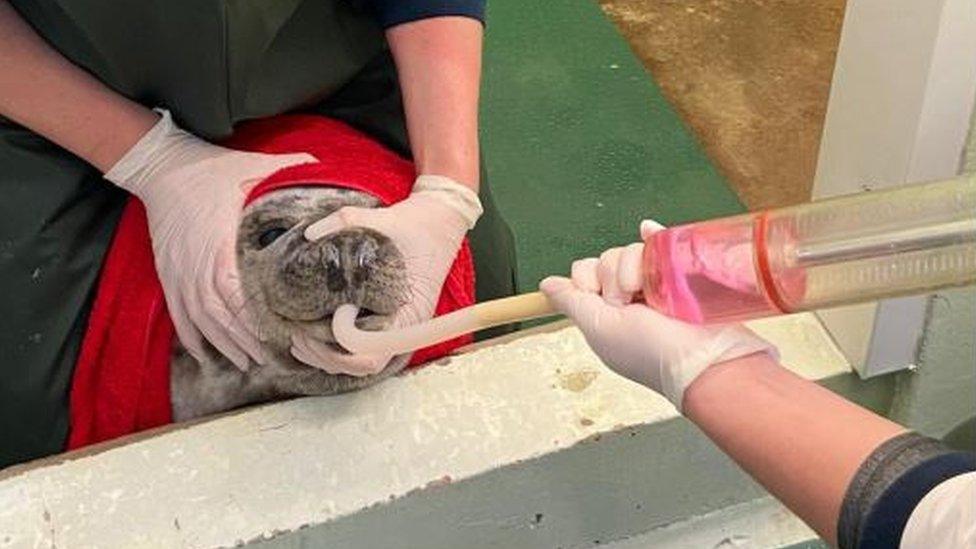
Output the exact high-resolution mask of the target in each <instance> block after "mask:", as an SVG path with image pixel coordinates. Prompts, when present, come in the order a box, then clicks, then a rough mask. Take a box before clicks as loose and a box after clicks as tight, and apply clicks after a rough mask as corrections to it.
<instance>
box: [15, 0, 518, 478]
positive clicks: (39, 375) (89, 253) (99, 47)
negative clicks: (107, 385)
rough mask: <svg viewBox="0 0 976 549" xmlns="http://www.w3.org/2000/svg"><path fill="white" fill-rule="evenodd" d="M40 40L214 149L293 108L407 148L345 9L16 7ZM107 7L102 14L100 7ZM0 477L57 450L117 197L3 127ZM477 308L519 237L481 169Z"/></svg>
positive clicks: (396, 109)
mask: <svg viewBox="0 0 976 549" xmlns="http://www.w3.org/2000/svg"><path fill="white" fill-rule="evenodd" d="M12 4H13V6H14V8H15V9H16V10H17V11H18V12H19V13H20V14H21V16H22V17H23V18H24V19H25V20H26V21H27V22H28V23H30V24H31V25H32V26H33V27H34V29H35V30H36V31H37V32H38V33H39V34H40V35H41V36H43V37H44V39H46V40H47V41H48V43H50V44H51V45H53V46H54V47H55V48H56V49H58V50H59V51H60V52H61V53H62V54H63V55H65V56H66V57H67V58H69V59H70V60H71V61H73V62H74V63H75V64H77V65H79V66H81V67H83V68H85V69H87V70H88V71H90V72H91V73H92V74H94V75H95V76H96V77H97V78H98V79H99V80H101V81H102V82H104V83H105V84H107V85H108V86H110V87H112V88H113V89H115V90H117V91H118V92H120V93H121V94H123V95H125V96H127V97H130V98H132V99H135V100H137V101H139V102H140V103H142V104H144V105H146V106H160V107H165V108H168V109H170V110H171V111H172V113H173V116H174V117H175V118H176V120H177V121H178V123H179V124H180V125H181V126H182V127H183V128H185V129H187V130H189V131H191V132H193V133H195V134H197V135H198V136H201V137H204V138H207V139H212V140H213V139H220V138H223V137H226V136H228V135H230V134H231V133H232V131H233V126H234V124H235V123H237V122H239V121H241V120H245V119H249V118H256V117H263V116H269V115H273V114H278V113H282V112H286V111H295V110H299V111H305V112H315V113H320V114H323V115H326V116H331V117H334V118H337V119H340V120H344V121H346V122H348V123H350V124H351V125H353V126H355V127H358V128H359V129H361V130H363V131H365V132H367V133H369V134H371V135H373V136H374V137H376V138H377V139H379V140H380V141H382V142H384V143H385V144H387V145H388V146H390V147H391V148H393V149H395V150H397V151H398V152H400V153H402V154H404V155H407V154H409V148H408V143H407V137H406V129H405V125H404V117H403V108H402V105H401V102H400V95H399V87H398V85H397V81H396V73H395V69H394V66H393V63H392V60H391V58H390V56H389V53H388V52H387V50H386V44H385V41H384V38H383V31H382V29H381V28H380V27H379V26H378V25H377V24H376V23H375V21H374V20H373V18H372V17H371V16H370V15H369V14H367V13H363V12H360V11H357V9H356V8H355V7H353V6H351V5H350V4H349V3H347V2H343V1H341V0H260V1H252V2H234V1H229V0H167V1H144V2H126V1H116V2H110V3H107V2H105V0H13V1H12ZM106 4H111V7H110V8H106ZM0 189H2V195H3V199H2V200H0V468H2V467H4V466H7V465H10V464H13V463H18V462H22V461H26V460H29V459H33V458H37V457H41V456H45V455H49V454H52V453H56V452H59V451H61V450H62V448H63V445H64V441H65V439H66V436H67V432H68V427H69V425H68V414H67V411H68V409H67V405H68V388H69V385H70V381H71V374H72V370H73V368H74V363H75V359H76V358H77V354H78V350H79V346H80V344H81V339H82V335H83V333H84V329H85V326H86V322H87V316H88V312H89V309H90V306H91V301H92V298H93V295H92V294H93V288H94V286H95V282H96V280H97V277H98V272H99V269H100V266H101V262H102V258H103V256H104V254H105V252H106V249H107V246H108V244H109V241H110V239H111V236H112V232H113V230H114V228H115V225H116V223H117V221H118V217H119V214H120V213H121V208H122V205H123V204H124V202H125V200H126V195H125V193H124V192H123V191H121V190H119V189H117V188H115V187H114V186H112V185H111V184H109V183H107V182H105V181H104V180H103V179H102V178H101V177H100V175H99V173H98V172H97V171H96V170H95V169H93V168H92V167H91V166H89V165H88V164H86V163H85V162H84V161H82V160H80V159H78V158H77V157H75V156H73V155H72V154H70V153H68V152H66V151H64V150H62V149H61V148H59V147H57V146H55V145H53V144H51V143H50V142H48V141H47V140H45V139H44V138H42V137H39V136H37V135H35V134H34V133H32V132H30V131H29V130H26V129H24V128H22V127H19V126H17V125H16V124H14V123H12V122H9V121H6V120H3V119H2V118H0ZM481 189H482V200H483V202H484V206H485V214H484V216H483V217H482V218H481V220H480V221H479V223H478V225H477V227H475V229H474V231H473V232H472V235H471V237H472V248H473V251H474V256H475V265H476V271H477V280H478V288H477V290H478V298H479V300H483V299H490V298H493V297H501V296H505V295H511V294H512V293H514V291H515V283H514V280H515V276H514V269H515V261H514V245H513V242H512V235H511V232H510V231H509V229H508V227H507V226H506V225H505V223H504V221H503V220H502V219H501V217H500V216H499V214H498V212H497V210H496V208H495V205H494V203H493V201H492V200H491V196H490V195H489V194H488V192H487V191H488V185H487V180H486V178H485V174H484V170H482V183H481Z"/></svg>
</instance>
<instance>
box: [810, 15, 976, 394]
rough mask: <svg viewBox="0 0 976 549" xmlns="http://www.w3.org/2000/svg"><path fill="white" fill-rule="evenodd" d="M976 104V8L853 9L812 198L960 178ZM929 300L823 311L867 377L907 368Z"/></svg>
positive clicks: (844, 31) (843, 34)
mask: <svg viewBox="0 0 976 549" xmlns="http://www.w3.org/2000/svg"><path fill="white" fill-rule="evenodd" d="M974 98H976V2H974V1H973V0H922V1H920V0H857V1H856V2H848V4H847V12H846V14H845V17H844V26H843V29H842V32H841V40H840V47H839V48H838V53H837V63H836V66H835V68H834V79H833V83H832V86H831V91H830V99H829V103H828V107H827V118H826V121H825V124H824V133H823V138H822V140H821V145H820V157H819V160H818V163H817V174H816V178H815V180H814V187H813V198H814V199H816V198H824V197H828V196H834V195H839V194H849V193H854V192H859V191H866V190H871V189H876V188H882V187H886V186H896V185H900V184H903V183H908V182H918V181H926V180H932V179H940V178H946V177H951V176H953V175H955V174H957V173H959V169H960V162H961V158H962V151H963V148H964V146H965V141H966V135H967V131H968V128H969V118H970V114H971V113H972V109H973V102H974ZM926 303H927V300H926V298H918V297H916V298H905V299H893V300H887V301H883V302H880V303H878V304H868V305H860V306H855V307H844V308H839V309H834V310H829V311H822V312H821V313H820V318H821V320H822V321H823V323H824V325H825V326H826V327H827V329H828V331H830V333H831V335H832V336H833V337H834V339H835V341H836V342H837V344H838V346H840V347H841V349H842V350H843V352H844V353H845V355H846V356H847V358H848V360H849V361H850V362H851V364H852V365H854V366H855V367H856V368H857V369H858V372H859V373H860V374H861V375H862V376H863V377H870V376H873V375H878V374H881V373H885V372H890V371H893V370H898V369H902V368H906V367H909V366H911V365H912V364H913V362H914V360H915V356H916V353H917V346H918V340H919V337H920V336H921V334H922V329H923V327H924V323H925V311H926Z"/></svg>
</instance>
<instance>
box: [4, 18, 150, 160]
mask: <svg viewBox="0 0 976 549" xmlns="http://www.w3.org/2000/svg"><path fill="white" fill-rule="evenodd" d="M0 115H3V116H4V117H6V118H9V119H11V120H14V121H15V122H17V123H19V124H21V125H23V126H25V127H27V128H30V129H31V130H33V131H35V132H37V133H38V134H40V135H42V136H44V137H46V138H48V139H49V140H51V141H53V142H54V143H57V144H58V145H60V146H62V147H64V148H65V149H67V150H69V151H71V152H72V153H74V154H76V155H78V156H79V157H81V158H83V159H85V160H86V161H88V162H89V163H91V164H92V165H94V166H95V167H97V168H98V169H99V170H101V171H102V172H105V171H107V170H108V169H109V168H110V167H111V166H112V165H114V164H115V162H116V161H117V160H118V159H119V158H121V157H122V155H123V154H125V152H126V151H127V150H129V148H131V147H132V145H133V144H135V143H136V141H138V140H139V138H140V137H141V136H142V135H143V134H145V133H146V132H147V131H148V130H149V128H151V127H152V125H153V124H154V123H155V122H156V120H157V116H156V115H155V114H154V113H153V112H152V111H151V110H149V109H147V108H145V107H143V106H141V105H139V104H137V103H135V102H133V101H130V100H128V99H126V98H124V97H122V96H121V95H119V94H117V93H115V92H113V91H112V90H110V89H109V88H108V87H106V86H105V85H103V84H102V83H100V82H99V81H97V80H96V79H95V78H93V77H92V76H91V75H90V74H88V73H87V72H85V71H83V70H81V69H79V68H78V67H76V66H74V65H73V64H71V63H70V62H69V61H68V60H67V59H65V58H64V57H63V56H61V55H60V54H59V53H58V52H57V51H55V50H54V49H53V48H51V47H50V46H49V45H48V44H46V43H45V42H44V41H43V40H42V39H41V38H40V37H39V36H38V35H37V34H36V33H35V32H34V31H33V29H31V28H30V27H29V26H28V25H27V24H26V23H25V22H24V21H23V20H22V19H21V17H20V16H19V15H18V14H17V12H16V11H14V9H13V8H12V7H11V6H10V5H9V4H8V3H7V2H5V1H4V0H0Z"/></svg>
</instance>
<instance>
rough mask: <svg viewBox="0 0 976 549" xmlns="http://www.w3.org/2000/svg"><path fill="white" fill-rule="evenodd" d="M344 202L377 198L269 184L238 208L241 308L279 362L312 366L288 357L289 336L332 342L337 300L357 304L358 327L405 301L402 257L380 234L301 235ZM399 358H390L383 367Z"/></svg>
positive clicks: (366, 203) (379, 322)
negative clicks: (270, 188) (310, 335)
mask: <svg viewBox="0 0 976 549" xmlns="http://www.w3.org/2000/svg"><path fill="white" fill-rule="evenodd" d="M343 206H357V207H364V208H375V207H378V206H380V203H379V201H378V200H377V199H376V198H374V197H373V196H371V195H368V194H366V193H363V192H359V191H355V190H351V189H343V188H335V187H328V186H322V185H311V186H296V187H288V188H284V189H278V190H275V191H273V192H270V193H268V194H265V195H262V196H260V197H258V198H257V199H255V200H254V201H253V202H251V203H249V204H248V205H247V207H246V208H245V209H244V212H243V218H242V221H241V225H240V228H239V231H238V238H237V262H238V270H239V272H240V277H241V285H242V287H243V290H244V294H245V302H246V305H245V306H246V307H247V308H248V313H249V314H250V316H251V318H252V319H253V321H254V323H255V325H256V328H257V330H258V337H259V338H260V339H261V341H262V342H263V343H264V345H265V347H266V349H267V350H268V351H269V352H270V354H271V357H272V360H273V361H274V362H275V363H276V365H278V366H284V367H286V368H290V369H294V368H311V367H310V366H306V365H304V364H302V363H300V362H298V361H297V360H295V359H294V358H293V357H292V356H291V354H290V352H289V349H290V347H291V336H292V334H294V333H296V331H298V330H305V331H309V332H312V333H315V334H316V336H317V337H318V338H319V339H320V340H322V341H326V342H329V341H331V342H333V344H334V338H333V337H332V330H331V320H332V315H333V314H334V313H335V310H336V309H337V308H338V307H339V305H342V304H344V303H353V304H355V305H357V306H359V307H360V310H361V313H360V319H359V320H358V321H357V325H359V326H360V327H362V328H364V329H374V330H382V329H384V328H386V327H387V326H388V325H389V324H390V322H391V320H392V315H393V313H395V312H396V311H397V309H398V308H400V307H401V306H402V305H404V303H406V300H407V296H408V292H409V289H408V285H407V279H406V268H405V265H404V260H403V256H402V255H401V253H400V251H399V249H397V247H396V246H395V245H394V244H393V242H392V241H391V240H390V239H389V238H388V237H387V236H386V235H383V234H381V233H379V232H377V231H374V230H371V229H365V228H352V229H346V230H343V231H339V232H336V233H333V234H330V235H327V236H326V237H324V238H322V239H320V240H317V241H315V242H310V241H308V240H306V239H305V237H304V235H303V232H304V230H305V228H306V227H308V226H309V225H311V224H312V223H314V222H315V221H318V220H320V219H322V218H323V217H325V216H327V215H329V214H331V213H333V212H335V211H336V210H338V209H339V208H342V207H343ZM336 348H337V349H339V350H341V348H339V347H338V345H336ZM405 363H406V360H405V359H403V360H393V361H391V363H390V365H389V366H388V367H387V369H386V370H385V371H384V372H383V373H385V374H389V373H392V372H389V371H387V370H390V369H396V370H399V369H401V368H402V367H403V366H404V365H405ZM378 375H379V374H378Z"/></svg>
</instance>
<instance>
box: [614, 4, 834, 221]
mask: <svg viewBox="0 0 976 549" xmlns="http://www.w3.org/2000/svg"><path fill="white" fill-rule="evenodd" d="M599 1H600V5H601V7H602V8H603V11H604V12H605V13H606V14H607V15H608V16H609V17H610V18H611V19H612V20H613V21H614V22H615V23H616V25H617V26H618V28H619V29H620V31H621V32H622V34H623V35H624V36H625V37H626V38H627V41H628V42H629V43H630V46H631V48H632V49H633V50H634V52H635V53H636V54H637V56H638V57H639V58H640V59H641V61H642V62H643V64H644V66H645V67H646V68H647V69H648V70H649V71H650V72H651V74H652V75H653V77H654V79H655V80H656V82H657V84H658V86H660V88H661V90H662V92H663V94H664V96H665V97H666V98H667V99H668V101H670V102H671V104H672V105H673V106H674V107H675V109H676V110H677V111H678V113H679V114H680V115H681V118H682V119H683V120H684V122H685V123H686V124H687V125H688V126H689V127H690V128H691V129H692V131H693V132H694V134H695V136H696V137H697V138H698V139H699V141H700V142H701V143H702V144H703V146H704V148H705V150H706V152H707V153H708V155H709V157H710V158H711V159H712V160H713V162H715V164H716V165H717V167H718V169H719V171H720V172H721V173H722V174H723V175H724V176H725V177H726V178H727V180H728V181H729V183H730V184H731V185H732V187H733V188H734V189H735V191H736V193H737V194H738V195H739V197H740V198H741V199H742V200H743V202H745V203H746V205H747V206H748V207H749V208H750V209H757V208H763V207H770V206H780V205H785V204H794V203H798V202H803V201H806V200H807V199H808V198H809V196H810V189H811V186H812V184H813V176H814V171H815V168H816V162H817V151H818V148H819V143H820V135H821V132H822V129H823V120H824V115H825V113H826V108H827V95H828V92H829V89H830V80H831V76H832V73H833V66H834V58H835V56H836V53H837V44H838V41H839V38H840V28H841V22H842V20H843V16H844V6H845V0H818V1H816V2H803V1H798V0H657V1H654V2H648V1H646V0H599Z"/></svg>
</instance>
